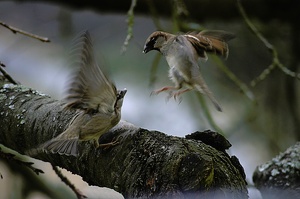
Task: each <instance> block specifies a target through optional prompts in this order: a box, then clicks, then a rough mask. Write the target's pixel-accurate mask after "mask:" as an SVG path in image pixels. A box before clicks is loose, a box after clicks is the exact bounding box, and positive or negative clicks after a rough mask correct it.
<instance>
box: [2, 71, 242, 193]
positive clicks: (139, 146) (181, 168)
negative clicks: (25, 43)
mask: <svg viewBox="0 0 300 199" xmlns="http://www.w3.org/2000/svg"><path fill="white" fill-rule="evenodd" d="M0 78H1V79H0V107H1V108H0V126H1V133H0V143H1V144H3V145H5V146H7V147H9V148H12V149H14V150H16V151H18V152H20V153H24V152H25V151H27V150H29V149H32V148H35V147H37V146H38V145H39V144H42V143H43V142H45V141H47V140H49V139H51V138H53V137H55V136H57V135H59V134H60V133H62V132H63V131H64V129H65V128H66V126H67V125H68V122H69V121H70V120H71V119H72V117H73V116H74V114H75V111H65V110H63V108H62V106H63V102H62V101H58V100H55V99H52V98H51V97H50V96H47V95H44V94H41V93H39V92H37V91H35V90H32V89H29V88H26V87H24V86H22V85H13V84H5V82H4V80H3V78H2V76H0ZM198 134H200V135H201V133H198ZM204 134H205V135H212V136H208V137H210V138H213V139H207V136H205V137H206V138H200V139H202V140H203V142H202V141H199V140H193V139H187V138H179V137H174V136H168V135H166V134H164V133H161V132H157V131H148V130H146V129H142V128H139V127H136V126H134V125H132V124H130V123H128V122H125V121H121V122H120V123H119V124H118V125H117V126H116V127H114V128H113V129H112V130H110V131H109V132H108V133H106V134H104V135H103V136H102V137H101V138H100V140H99V142H100V143H101V142H103V143H106V142H108V141H111V140H112V139H115V138H116V137H118V136H119V140H120V143H119V144H118V145H116V146H114V147H111V148H108V149H98V150H96V149H95V147H94V145H93V144H92V143H89V142H82V143H81V144H80V145H79V147H80V148H79V152H80V153H79V156H78V157H74V156H64V155H59V154H50V153H44V152H41V153H39V154H38V155H37V156H36V158H38V159H40V160H43V161H48V162H50V163H52V164H54V165H57V166H60V167H63V168H66V169H67V170H69V171H71V172H73V173H75V174H78V175H80V176H82V178H83V179H84V180H85V181H86V182H88V183H89V184H90V185H97V186H105V187H109V188H112V189H115V190H116V191H118V192H120V193H122V194H123V195H124V197H125V198H165V197H169V198H171V197H172V198H174V197H175V198H189V197H191V196H193V197H196V198H216V197H217V196H218V197H220V198H231V199H232V198H239V199H240V198H248V195H247V189H246V182H245V175H244V172H243V168H242V167H241V165H240V164H239V162H238V159H237V158H236V157H234V156H233V157H230V156H229V155H228V154H227V153H226V152H225V149H227V148H228V147H229V146H230V145H228V144H226V143H227V142H225V144H222V143H220V142H219V141H217V140H218V139H216V141H214V138H215V137H214V136H215V135H217V137H218V134H216V133H212V132H209V131H208V132H206V133H204ZM196 135H197V134H196ZM192 137H193V136H192ZM200 137H201V136H200ZM194 138H197V136H194ZM205 143H206V144H205Z"/></svg>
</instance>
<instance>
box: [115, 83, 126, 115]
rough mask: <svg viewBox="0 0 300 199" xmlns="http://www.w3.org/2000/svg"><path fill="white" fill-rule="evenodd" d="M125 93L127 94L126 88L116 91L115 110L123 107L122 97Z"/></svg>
mask: <svg viewBox="0 0 300 199" xmlns="http://www.w3.org/2000/svg"><path fill="white" fill-rule="evenodd" d="M126 93H127V90H126V88H125V89H123V90H118V91H117V100H116V104H115V109H117V110H121V107H122V105H123V99H124V96H125V94H126Z"/></svg>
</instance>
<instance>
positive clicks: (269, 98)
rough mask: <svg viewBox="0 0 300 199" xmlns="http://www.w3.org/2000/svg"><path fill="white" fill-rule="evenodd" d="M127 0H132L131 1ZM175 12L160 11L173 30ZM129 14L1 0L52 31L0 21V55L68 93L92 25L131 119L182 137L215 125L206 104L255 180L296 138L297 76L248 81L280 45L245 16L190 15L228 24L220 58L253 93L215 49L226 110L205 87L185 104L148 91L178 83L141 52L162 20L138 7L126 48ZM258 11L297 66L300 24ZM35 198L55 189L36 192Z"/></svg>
mask: <svg viewBox="0 0 300 199" xmlns="http://www.w3.org/2000/svg"><path fill="white" fill-rule="evenodd" d="M138 2H139V1H138ZM127 7H128V9H129V7H130V5H127ZM247 9H249V8H247ZM247 9H246V10H247ZM270 9H271V8H270ZM169 17H170V18H168V17H166V18H162V17H161V18H155V19H156V20H158V21H159V22H160V24H161V28H163V30H165V31H168V32H175V31H177V29H176V21H174V17H173V16H169ZM172 17H173V18H172ZM170 19H171V20H170ZM126 20H127V15H126V13H125V12H124V13H121V12H120V13H109V12H105V13H102V12H96V11H92V10H89V9H86V10H73V9H71V8H68V7H63V6H61V5H53V4H51V5H50V4H46V3H14V2H0V21H2V22H5V23H7V24H8V25H11V26H14V27H17V28H20V29H22V30H26V31H29V32H31V33H34V34H38V35H40V36H45V37H48V38H49V39H50V40H51V42H50V43H43V42H40V41H38V40H35V39H32V38H29V37H26V36H24V35H21V34H13V33H12V32H11V31H10V30H8V29H6V28H4V27H2V26H0V61H1V62H3V63H4V64H5V65H6V70H7V72H8V73H9V74H10V75H11V76H12V77H13V78H14V79H15V80H18V81H19V82H21V83H22V84H23V85H26V86H28V87H31V88H34V89H37V90H39V91H41V92H44V93H46V94H49V95H51V96H52V97H53V98H56V99H62V98H63V96H64V95H63V92H64V87H65V83H66V81H67V79H68V75H69V73H70V69H71V68H70V66H69V65H68V50H69V47H70V45H71V43H72V39H73V38H74V37H75V36H77V35H78V33H79V32H80V31H82V30H89V31H90V33H91V36H92V38H93V40H94V48H95V52H96V57H97V59H98V61H99V63H101V64H100V65H103V66H105V67H106V68H107V69H108V70H109V72H110V76H111V78H112V79H113V80H114V81H115V83H116V85H117V88H120V89H122V88H127V90H128V92H127V94H126V96H125V101H124V104H123V109H122V119H123V120H126V121H128V122H131V123H133V124H135V125H137V126H140V127H143V128H147V129H150V130H158V131H162V132H164V133H167V134H169V135H174V136H181V137H184V136H185V135H186V134H190V133H192V132H194V131H203V130H206V129H211V130H217V129H216V128H215V127H214V126H213V125H211V122H210V121H209V119H208V118H207V115H206V114H205V113H204V112H205V111H204V110H205V108H207V109H208V110H209V112H210V114H211V115H212V118H213V120H214V122H215V123H216V125H217V126H218V127H219V128H220V129H222V131H223V132H224V134H225V136H226V138H227V139H228V140H229V141H230V142H231V143H232V145H233V146H232V147H231V149H230V150H229V153H230V154H232V155H236V156H237V157H238V158H239V159H240V161H241V164H242V165H243V167H244V168H245V171H246V174H247V180H248V181H249V182H251V181H252V173H253V171H254V169H255V167H256V166H257V165H259V164H261V163H264V162H265V161H267V160H269V159H270V158H271V157H273V156H274V155H276V154H278V153H279V152H280V151H283V150H285V149H286V148H287V147H288V146H290V145H292V144H294V143H295V142H296V141H297V140H298V138H299V137H300V132H299V125H300V121H299V118H300V108H299V99H300V94H299V92H298V91H299V86H300V84H299V80H297V79H295V78H292V77H289V76H286V75H285V74H284V73H282V72H281V71H280V70H276V69H275V70H274V71H273V72H272V73H271V74H270V75H269V76H268V77H267V78H266V79H265V80H263V81H262V82H260V83H258V84H257V85H256V86H255V87H251V86H250V82H251V80H253V79H255V78H256V77H257V76H258V75H259V74H260V73H261V72H262V71H263V70H264V69H265V68H267V67H268V66H269V65H270V64H271V63H272V55H271V54H270V52H269V51H268V50H267V49H266V47H265V46H264V45H263V44H262V42H261V41H259V40H258V38H257V37H256V36H255V35H253V34H252V33H251V31H249V29H248V28H247V26H246V24H245V22H244V20H243V19H242V17H238V18H236V19H233V20H226V19H224V20H222V18H221V19H220V18H219V19H218V18H212V19H210V18H206V19H205V20H204V21H201V22H197V21H193V20H191V22H193V23H189V26H190V27H196V28H204V29H222V30H226V31H229V32H233V33H235V34H236V35H237V38H235V39H234V40H232V41H230V42H229V48H230V53H229V57H228V59H227V60H223V59H221V61H222V62H221V63H224V64H225V65H226V66H227V67H228V68H229V69H230V70H231V71H232V72H233V74H235V76H236V77H237V78H239V79H240V80H241V82H243V83H244V84H246V85H247V86H248V87H249V89H250V91H251V92H252V93H253V95H254V100H250V99H249V98H248V97H247V96H246V95H245V94H243V93H242V92H241V91H240V89H239V87H238V85H237V84H235V83H234V82H233V81H232V80H230V78H229V77H228V76H227V75H226V74H225V73H224V71H222V70H221V69H220V64H218V61H220V59H218V58H216V57H215V56H209V59H208V61H207V62H205V63H204V62H200V63H199V64H200V67H201V71H202V73H203V76H204V78H205V80H206V81H207V84H208V86H209V87H210V89H211V91H212V92H213V93H214V95H215V97H216V99H217V100H218V101H219V102H220V104H221V105H222V108H223V112H222V113H220V112H217V111H216V110H215V109H214V107H213V105H212V104H211V103H210V102H209V100H208V99H206V98H205V97H204V98H203V99H204V100H205V102H207V103H205V104H206V105H205V107H203V104H201V103H200V101H199V98H198V97H197V95H196V94H195V92H193V91H192V92H188V93H186V94H184V95H183V96H182V97H183V100H182V102H181V103H180V104H179V103H178V102H175V101H174V100H173V99H171V100H169V101H168V102H166V97H167V94H164V93H161V94H159V95H157V96H150V93H151V91H152V90H154V89H157V88H160V87H162V86H165V85H171V84H172V83H171V82H170V81H169V80H168V78H167V75H168V73H167V71H168V65H167V63H166V61H165V59H164V58H162V59H160V61H159V65H158V67H157V71H156V73H154V76H155V81H154V82H151V81H150V79H151V78H150V76H151V75H153V73H151V71H152V69H153V68H152V64H153V61H154V59H155V57H156V56H157V54H158V53H157V52H150V53H148V54H147V55H145V54H143V53H142V50H143V45H144V42H145V40H146V38H147V37H148V36H149V35H150V34H151V33H152V32H153V31H155V30H157V27H156V26H155V23H154V21H153V18H152V17H151V16H150V14H148V15H147V14H145V15H135V17H134V26H133V38H132V40H131V41H130V43H129V45H128V47H127V50H126V51H125V52H124V53H121V49H122V46H123V43H124V41H125V38H126V36H127V22H126ZM251 20H253V23H254V24H255V25H256V27H257V28H258V29H259V30H260V31H261V32H262V33H263V34H264V36H265V37H266V38H267V39H268V40H269V42H270V43H272V44H273V45H274V47H275V48H276V49H277V50H278V54H279V58H280V60H281V61H282V63H283V64H284V65H285V66H286V67H288V68H290V67H292V68H293V69H294V70H296V71H297V70H298V71H299V58H298V57H297V56H296V55H297V54H298V56H299V52H298V51H297V49H295V48H294V45H293V42H294V40H295V39H298V41H299V35H296V37H298V38H293V36H294V35H295V34H293V33H294V32H295V31H297V30H298V29H299V27H293V26H292V25H291V24H290V23H287V22H286V21H285V22H282V21H281V20H280V19H278V18H276V16H275V17H274V19H272V17H271V16H269V18H268V20H267V21H264V19H263V18H255V17H252V18H251ZM295 51H296V52H295ZM0 163H1V162H0ZM40 164H41V166H46V167H48V170H47V171H48V172H47V173H48V174H49V173H51V167H50V168H49V165H48V166H47V165H45V164H42V163H40ZM0 171H1V173H2V174H3V176H4V179H0V187H1V188H2V190H1V191H0V198H18V197H17V196H14V197H13V196H12V195H11V193H12V192H13V188H12V187H13V186H14V183H16V179H17V177H12V176H11V177H7V176H10V174H9V173H10V172H9V169H8V167H7V166H5V165H4V164H0ZM4 171H7V173H5V172H4ZM49 175H50V174H49ZM44 178H47V177H44ZM3 189H4V190H3ZM250 191H251V192H250V198H259V194H258V193H257V192H256V191H255V190H250ZM30 198H47V197H42V196H41V195H38V196H31V197H30Z"/></svg>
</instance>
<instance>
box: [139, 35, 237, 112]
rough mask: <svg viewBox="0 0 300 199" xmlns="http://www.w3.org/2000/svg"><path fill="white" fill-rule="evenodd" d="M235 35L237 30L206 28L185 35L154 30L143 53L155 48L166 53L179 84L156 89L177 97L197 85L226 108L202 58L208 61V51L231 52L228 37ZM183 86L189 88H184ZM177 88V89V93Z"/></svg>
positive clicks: (226, 54) (200, 90)
mask: <svg viewBox="0 0 300 199" xmlns="http://www.w3.org/2000/svg"><path fill="white" fill-rule="evenodd" d="M234 37H235V35H234V34H232V33H229V32H225V31H221V30H204V31H201V32H190V33H186V34H181V35H173V34H170V33H167V32H162V31H156V32H153V33H152V34H151V35H150V36H149V37H148V39H147V40H146V43H145V46H144V50H143V53H147V52H149V51H151V50H157V51H159V52H160V53H162V55H164V56H165V58H166V60H167V62H168V65H169V67H170V69H169V77H170V79H171V80H172V81H173V83H174V84H175V86H166V87H163V88H161V89H159V90H156V91H154V93H155V94H158V93H160V92H163V91H170V97H172V96H173V97H174V98H175V99H176V98H177V97H178V96H179V95H181V94H182V93H184V92H186V91H189V90H192V89H196V90H197V91H199V92H200V93H202V94H204V95H206V96H207V97H208V98H209V99H210V100H211V101H212V103H213V104H214V106H215V107H216V109H217V110H218V111H222V108H221V106H220V105H219V103H218V102H217V100H216V99H215V98H214V96H213V94H212V92H211V91H210V90H209V88H208V86H207V84H206V82H205V80H204V79H203V77H202V75H201V73H200V68H199V65H198V59H199V58H201V59H203V60H205V61H206V60H207V54H206V52H208V53H215V54H218V55H222V56H224V57H225V58H227V57H228V53H229V49H228V45H227V41H229V40H230V39H233V38H234ZM183 86H185V87H186V88H185V89H184V88H183ZM175 90H177V92H175V93H173V91H175Z"/></svg>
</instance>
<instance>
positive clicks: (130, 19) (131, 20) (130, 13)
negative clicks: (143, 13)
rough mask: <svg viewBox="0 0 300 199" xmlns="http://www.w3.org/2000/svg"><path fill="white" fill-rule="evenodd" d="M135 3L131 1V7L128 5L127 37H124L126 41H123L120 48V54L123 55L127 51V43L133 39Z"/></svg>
mask: <svg viewBox="0 0 300 199" xmlns="http://www.w3.org/2000/svg"><path fill="white" fill-rule="evenodd" d="M136 1H137V0H131V5H130V8H129V10H128V13H127V25H128V27H127V36H126V39H125V41H124V44H123V46H122V49H121V54H123V53H124V52H125V51H126V50H127V46H128V44H129V41H130V40H131V39H132V37H133V25H134V12H133V11H134V8H135V6H136Z"/></svg>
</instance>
